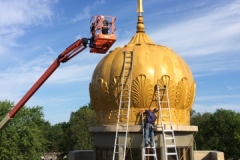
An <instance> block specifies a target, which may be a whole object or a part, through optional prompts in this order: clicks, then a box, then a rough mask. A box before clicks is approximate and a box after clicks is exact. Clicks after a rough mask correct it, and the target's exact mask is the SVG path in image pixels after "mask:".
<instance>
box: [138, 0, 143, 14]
mask: <svg viewBox="0 0 240 160" xmlns="http://www.w3.org/2000/svg"><path fill="white" fill-rule="evenodd" d="M137 1H138V8H137V12H138V15H139V16H142V12H143V6H142V0H137Z"/></svg>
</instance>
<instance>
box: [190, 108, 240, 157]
mask: <svg viewBox="0 0 240 160" xmlns="http://www.w3.org/2000/svg"><path fill="white" fill-rule="evenodd" d="M191 124H193V125H197V126H198V127H199V132H198V133H197V135H196V137H195V140H196V143H197V146H198V149H200V150H218V151H222V152H224V156H225V159H238V158H239V157H240V153H239V150H240V125H239V124H240V114H239V113H236V112H234V111H232V110H224V109H217V110H216V112H214V113H213V114H211V113H204V114H200V113H194V114H193V115H192V117H191Z"/></svg>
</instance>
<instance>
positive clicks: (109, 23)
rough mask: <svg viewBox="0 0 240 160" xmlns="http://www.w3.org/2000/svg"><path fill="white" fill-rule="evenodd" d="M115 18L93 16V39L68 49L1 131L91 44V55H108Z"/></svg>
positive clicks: (113, 39)
mask: <svg viewBox="0 0 240 160" xmlns="http://www.w3.org/2000/svg"><path fill="white" fill-rule="evenodd" d="M115 20H116V18H115V17H112V16H102V15H99V16H93V17H92V19H91V20H90V23H91V27H90V28H91V34H92V37H91V38H90V39H88V38H81V39H78V40H77V41H76V42H74V43H73V44H72V45H70V46H69V47H68V48H66V49H65V50H64V51H63V52H62V53H61V54H60V55H59V56H58V57H57V58H56V59H55V60H54V61H53V63H52V64H51V65H50V67H49V68H48V69H47V70H46V71H45V72H44V73H43V75H42V76H41V77H40V78H39V79H38V80H37V82H36V83H35V84H34V85H33V86H32V87H31V88H30V89H29V90H28V92H27V93H26V94H25V95H24V96H23V97H22V98H21V99H20V101H19V102H18V103H17V104H16V105H15V106H14V107H13V108H12V110H10V112H9V113H7V115H6V116H5V117H4V118H3V120H2V121H1V122H0V131H1V130H2V129H3V128H4V127H5V126H6V125H7V123H8V122H9V121H10V120H11V119H12V118H13V117H14V116H15V115H16V114H17V113H18V111H19V110H20V109H21V108H22V107H23V105H24V104H25V103H26V102H27V101H28V100H29V99H30V98H31V97H32V96H33V94H34V93H35V92H36V91H37V90H38V89H39V88H40V87H41V86H42V84H43V83H44V82H45V81H46V80H47V79H48V78H49V77H50V76H51V75H52V74H53V72H54V71H55V70H56V69H57V68H58V67H59V66H60V63H65V62H67V61H69V60H70V59H72V58H73V57H75V56H76V55H77V54H79V53H81V52H82V51H83V50H85V49H86V48H87V45H88V44H89V47H90V53H100V54H104V53H106V52H107V51H108V50H109V48H110V47H111V46H112V45H113V43H114V42H115V41H116V36H115V34H114V32H115V30H116V28H115V26H114V24H115Z"/></svg>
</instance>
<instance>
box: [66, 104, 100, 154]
mask: <svg viewBox="0 0 240 160" xmlns="http://www.w3.org/2000/svg"><path fill="white" fill-rule="evenodd" d="M96 119H97V118H96V112H95V111H94V110H93V108H92V106H91V104H88V105H86V106H83V107H81V108H80V109H79V110H78V111H76V112H72V113H71V117H70V121H69V123H70V134H71V141H72V144H73V145H72V147H71V149H72V150H76V149H82V150H87V149H92V148H93V144H92V141H93V139H92V136H91V134H90V133H89V132H88V128H89V127H90V126H94V125H96V124H97V120H96Z"/></svg>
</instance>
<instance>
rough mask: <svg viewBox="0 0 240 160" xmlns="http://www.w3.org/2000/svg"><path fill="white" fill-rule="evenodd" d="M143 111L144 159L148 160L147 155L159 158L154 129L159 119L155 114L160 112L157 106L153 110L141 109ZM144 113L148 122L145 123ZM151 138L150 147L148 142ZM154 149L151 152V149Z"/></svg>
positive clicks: (155, 159) (155, 158)
mask: <svg viewBox="0 0 240 160" xmlns="http://www.w3.org/2000/svg"><path fill="white" fill-rule="evenodd" d="M141 112H142V128H143V147H142V160H146V158H147V157H153V159H154V160H157V153H156V146H155V141H154V131H153V126H154V123H155V121H156V119H157V116H156V115H155V114H156V113H157V112H158V109H157V108H155V109H154V110H153V111H151V110H145V111H144V110H143V109H142V110H141ZM144 113H145V114H146V123H144ZM149 138H150V147H148V142H149ZM150 148H151V149H152V150H151V151H150V152H151V153H149V149H150ZM147 149H148V150H147Z"/></svg>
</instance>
